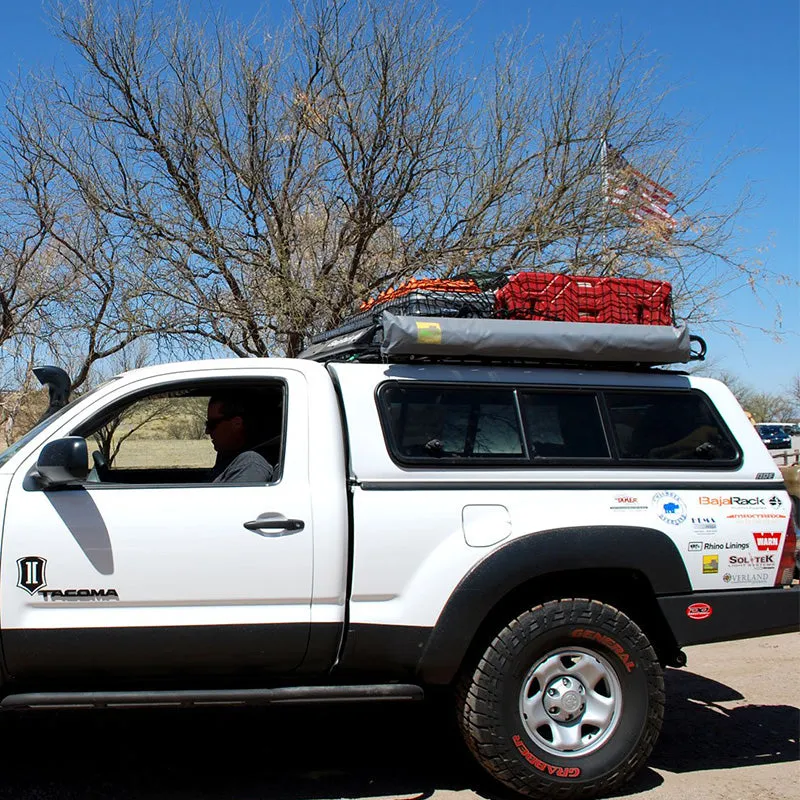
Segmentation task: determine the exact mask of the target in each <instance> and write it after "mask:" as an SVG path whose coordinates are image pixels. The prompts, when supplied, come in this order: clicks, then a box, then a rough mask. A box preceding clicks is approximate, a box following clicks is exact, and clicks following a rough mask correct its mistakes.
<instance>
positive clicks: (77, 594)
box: [39, 589, 119, 602]
mask: <svg viewBox="0 0 800 800" xmlns="http://www.w3.org/2000/svg"><path fill="white" fill-rule="evenodd" d="M39 594H40V595H41V596H42V597H44V599H45V600H46V601H47V602H51V601H56V600H119V595H118V594H117V590H116V589H42V591H41V592H39Z"/></svg>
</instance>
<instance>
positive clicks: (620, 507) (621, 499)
mask: <svg viewBox="0 0 800 800" xmlns="http://www.w3.org/2000/svg"><path fill="white" fill-rule="evenodd" d="M610 508H611V510H612V511H643V510H645V509H646V508H647V506H646V505H645V504H644V503H643V502H642V501H641V500H640V499H639V498H638V497H634V496H633V495H630V494H620V495H617V496H616V497H615V498H614V502H613V504H612V505H611V506H610Z"/></svg>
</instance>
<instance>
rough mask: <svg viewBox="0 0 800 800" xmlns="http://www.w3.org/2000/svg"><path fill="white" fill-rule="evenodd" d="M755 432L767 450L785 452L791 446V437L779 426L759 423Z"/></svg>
mask: <svg viewBox="0 0 800 800" xmlns="http://www.w3.org/2000/svg"><path fill="white" fill-rule="evenodd" d="M756 430H757V431H758V435H759V436H760V437H761V441H762V442H764V444H765V445H766V446H767V449H768V450H785V449H787V448H789V447H791V446H792V437H791V436H789V434H788V433H786V431H785V430H784V429H783V427H781V426H780V425H777V424H775V425H773V424H770V423H767V422H760V423H758V424H757V425H756Z"/></svg>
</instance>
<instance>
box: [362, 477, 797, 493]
mask: <svg viewBox="0 0 800 800" xmlns="http://www.w3.org/2000/svg"><path fill="white" fill-rule="evenodd" d="M354 485H355V486H357V487H358V488H360V489H362V490H363V491H365V492H379V491H384V492H413V491H424V490H430V489H438V490H442V491H474V490H476V489H477V490H487V491H488V490H490V489H494V490H497V491H508V490H514V489H516V490H524V491H528V492H530V491H534V490H538V491H553V490H554V491H564V490H569V491H579V490H580V491H585V492H586V491H599V490H602V489H607V490H608V491H612V492H618V491H621V490H624V491H627V492H632V491H636V490H639V489H702V490H703V491H706V492H728V491H736V492H744V491H763V490H767V491H785V490H786V485H785V484H784V483H783V482H782V481H780V482H779V481H747V482H741V483H733V482H730V481H726V482H724V483H712V482H710V481H707V480H698V481H688V480H685V481H643V482H638V481H636V482H634V481H615V482H613V483H610V482H609V483H606V482H605V481H596V482H593V481H592V480H590V479H587V480H584V481H549V480H541V481H437V480H427V481H426V480H413V481H360V482H356V483H355V484H354Z"/></svg>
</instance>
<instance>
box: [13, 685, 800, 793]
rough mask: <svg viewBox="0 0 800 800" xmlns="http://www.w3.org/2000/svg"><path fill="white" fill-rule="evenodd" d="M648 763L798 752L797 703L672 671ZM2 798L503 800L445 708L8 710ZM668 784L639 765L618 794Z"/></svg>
mask: <svg viewBox="0 0 800 800" xmlns="http://www.w3.org/2000/svg"><path fill="white" fill-rule="evenodd" d="M667 690H668V702H667V709H668V710H667V714H666V717H665V723H664V729H663V732H662V736H661V739H660V741H659V744H658V745H657V747H656V750H655V751H654V753H653V755H652V757H651V759H650V761H649V767H655V768H658V769H663V770H666V771H669V772H691V771H699V770H707V769H728V768H735V767H740V766H747V765H750V764H769V763H777V762H784V761H791V760H796V759H797V758H798V729H799V728H800V711H798V709H797V708H794V707H792V706H786V705H775V706H750V705H742V706H737V707H733V708H731V707H724V706H722V705H720V704H721V703H726V702H727V701H735V700H741V699H742V698H741V695H739V694H738V693H737V692H736V691H735V690H733V689H731V688H730V687H728V686H724V685H723V684H720V683H717V682H715V681H712V680H708V679H707V678H703V677H701V676H699V675H695V674H693V673H691V672H685V671H678V670H669V671H668V675H667ZM0 724H2V726H3V740H4V742H5V745H4V749H5V753H4V756H5V757H4V759H3V780H2V782H0V798H3V799H4V800H5V799H6V798H9V799H10V798H23V799H24V798H33V797H35V798H37V800H77V799H78V798H81V800H83V798H91V799H92V800H105V799H106V798H108V800H112V799H113V800H134V798H136V800H323V798H324V799H325V800H329V799H330V798H340V797H348V798H367V797H370V798H375V797H378V798H392V799H393V800H394V799H395V798H408V799H409V800H411V799H412V798H413V800H423V798H428V797H431V796H432V794H433V793H434V792H435V791H436V790H440V789H442V790H444V789H450V790H471V791H472V792H475V793H476V794H477V795H478V796H482V797H485V798H492V799H493V800H507V799H508V798H510V797H511V796H512V795H511V794H510V793H506V792H504V791H502V790H498V789H496V787H494V785H492V784H490V783H489V782H488V781H487V780H486V779H485V778H484V777H483V775H482V773H481V772H480V771H479V770H478V769H477V767H475V766H474V765H473V763H472V761H471V758H470V757H469V756H468V755H467V754H466V752H465V749H464V747H463V745H462V744H461V742H460V740H459V738H458V736H457V732H456V730H455V726H454V724H453V721H452V715H451V714H449V713H445V711H444V709H443V708H441V706H439V705H435V704H434V705H402V706H401V705H381V706H378V705H369V706H357V705H349V706H336V707H315V708H314V707H310V708H305V707H303V708H298V707H295V708H282V709H275V710H273V709H258V708H253V709H204V710H187V711H184V710H180V709H174V710H156V709H152V710H150V709H142V710H130V711H103V712H93V713H86V712H80V711H60V712H57V711H45V712H30V713H27V714H19V715H13V714H7V715H5V716H3V717H2V720H0ZM662 782H663V779H662V777H661V776H660V775H659V774H658V773H657V772H655V771H654V770H653V769H650V768H647V769H645V770H644V771H643V772H642V774H640V775H639V776H638V777H637V778H636V779H635V781H634V782H633V783H631V784H629V785H628V786H627V787H625V789H624V790H623V792H621V793H620V795H618V796H629V795H636V794H639V793H641V792H645V791H647V790H649V789H651V788H653V787H655V786H658V785H660V784H661V783H662Z"/></svg>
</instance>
